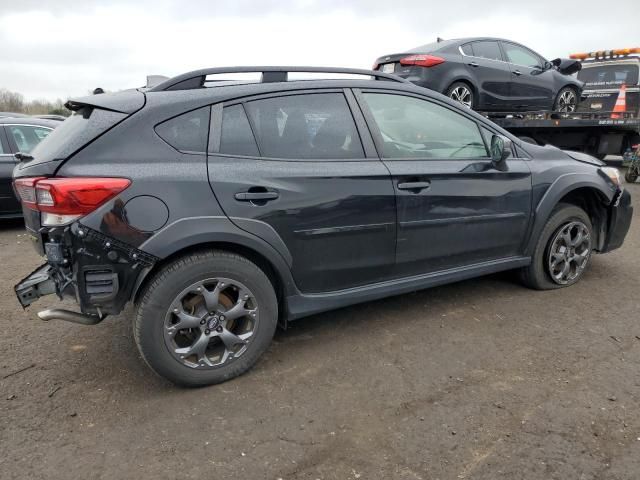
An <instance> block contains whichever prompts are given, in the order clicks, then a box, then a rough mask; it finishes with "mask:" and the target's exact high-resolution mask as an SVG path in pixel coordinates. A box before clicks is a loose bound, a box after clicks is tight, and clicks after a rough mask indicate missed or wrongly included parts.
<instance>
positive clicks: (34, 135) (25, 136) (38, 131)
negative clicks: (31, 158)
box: [5, 125, 51, 153]
mask: <svg viewBox="0 0 640 480" xmlns="http://www.w3.org/2000/svg"><path fill="white" fill-rule="evenodd" d="M5 128H6V129H7V130H8V133H9V135H11V137H12V138H13V141H14V142H15V144H16V147H17V149H18V151H19V152H22V153H29V152H31V150H33V149H34V148H35V147H36V145H38V144H39V143H40V142H41V141H42V140H44V139H45V137H47V135H49V133H51V129H50V128H45V127H38V126H35V125H7V126H6V127H5Z"/></svg>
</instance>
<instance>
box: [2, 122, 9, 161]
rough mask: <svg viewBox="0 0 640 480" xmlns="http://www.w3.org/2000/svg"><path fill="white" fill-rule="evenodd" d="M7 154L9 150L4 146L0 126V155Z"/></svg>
mask: <svg viewBox="0 0 640 480" xmlns="http://www.w3.org/2000/svg"><path fill="white" fill-rule="evenodd" d="M5 153H9V149H7V148H5V146H4V138H2V125H0V155H2V154H5Z"/></svg>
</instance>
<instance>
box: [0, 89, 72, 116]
mask: <svg viewBox="0 0 640 480" xmlns="http://www.w3.org/2000/svg"><path fill="white" fill-rule="evenodd" d="M0 112H14V113H26V114H29V115H45V114H52V115H64V116H69V115H70V114H71V112H70V111H69V110H67V109H66V108H65V106H64V102H63V101H62V100H61V99H58V100H56V101H54V102H50V101H48V100H32V101H30V102H25V100H24V97H23V96H22V94H21V93H17V92H12V91H9V90H6V89H4V88H0Z"/></svg>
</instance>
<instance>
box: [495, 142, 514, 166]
mask: <svg viewBox="0 0 640 480" xmlns="http://www.w3.org/2000/svg"><path fill="white" fill-rule="evenodd" d="M509 155H511V140H509V139H508V138H507V137H505V136H503V135H494V136H493V137H491V163H493V165H494V166H496V167H500V166H502V165H503V164H504V161H505V160H506V159H507V158H508V157H509Z"/></svg>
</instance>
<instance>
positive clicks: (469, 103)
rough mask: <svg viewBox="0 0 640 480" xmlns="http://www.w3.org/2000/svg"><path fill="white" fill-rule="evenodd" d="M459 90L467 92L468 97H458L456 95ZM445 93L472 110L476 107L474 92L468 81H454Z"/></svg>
mask: <svg viewBox="0 0 640 480" xmlns="http://www.w3.org/2000/svg"><path fill="white" fill-rule="evenodd" d="M461 91H465V92H467V93H468V95H469V96H468V97H466V96H465V97H463V98H462V99H461V98H460V97H458V96H457V92H461ZM445 95H446V96H447V97H449V98H450V99H451V100H454V101H456V102H458V103H461V104H462V105H464V106H465V107H467V108H470V109H472V110H475V108H476V95H475V93H474V90H473V88H472V87H471V86H470V85H469V84H468V83H465V82H454V83H453V84H452V85H451V86H450V87H449V88H447V91H446V92H445ZM467 98H468V100H467ZM463 100H464V101H463Z"/></svg>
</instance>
